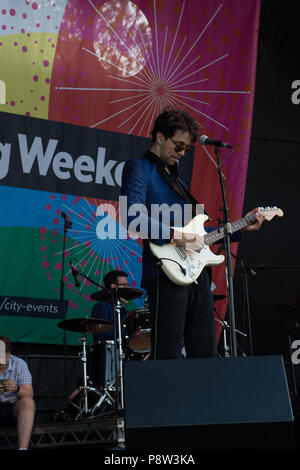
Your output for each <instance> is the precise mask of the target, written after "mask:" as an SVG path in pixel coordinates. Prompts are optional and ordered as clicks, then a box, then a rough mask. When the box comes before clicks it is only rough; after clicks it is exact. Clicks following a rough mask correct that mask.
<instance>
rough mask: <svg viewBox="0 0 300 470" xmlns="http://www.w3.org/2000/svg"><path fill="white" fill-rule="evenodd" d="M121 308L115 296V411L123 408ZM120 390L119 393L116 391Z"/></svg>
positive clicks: (119, 301) (120, 303) (118, 298)
mask: <svg viewBox="0 0 300 470" xmlns="http://www.w3.org/2000/svg"><path fill="white" fill-rule="evenodd" d="M121 308H122V302H121V300H120V297H116V299H115V303H114V304H113V309H114V316H115V322H114V325H115V327H114V336H115V345H117V348H116V349H115V358H116V360H115V373H116V397H117V401H116V406H117V411H123V410H124V377H123V362H124V359H125V355H124V351H123V346H122V324H121ZM118 392H120V393H118Z"/></svg>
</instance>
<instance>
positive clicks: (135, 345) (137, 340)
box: [128, 308, 151, 354]
mask: <svg viewBox="0 0 300 470" xmlns="http://www.w3.org/2000/svg"><path fill="white" fill-rule="evenodd" d="M131 313H132V314H133V315H134V318H135V324H136V331H135V332H134V333H133V334H132V335H131V337H130V338H129V342H128V345H129V348H130V349H131V351H133V352H136V353H140V354H144V353H151V317H150V311H149V310H148V308H139V309H137V310H134V311H133V312H131Z"/></svg>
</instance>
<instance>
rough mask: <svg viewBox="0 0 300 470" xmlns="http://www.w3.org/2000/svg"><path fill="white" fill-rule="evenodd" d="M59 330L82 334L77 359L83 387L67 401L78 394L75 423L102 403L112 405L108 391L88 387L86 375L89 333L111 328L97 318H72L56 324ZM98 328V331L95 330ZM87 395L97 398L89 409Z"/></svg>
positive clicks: (91, 414) (112, 401)
mask: <svg viewBox="0 0 300 470" xmlns="http://www.w3.org/2000/svg"><path fill="white" fill-rule="evenodd" d="M58 326H59V327H60V328H63V329H64V330H69V331H75V332H82V333H83V335H82V336H81V337H80V338H79V342H80V343H81V345H82V351H81V352H80V353H79V357H80V359H81V362H82V371H83V376H82V379H83V385H81V386H79V387H78V389H77V390H76V391H75V392H73V393H72V394H71V395H70V397H69V400H72V398H74V397H75V396H76V395H77V394H78V393H80V399H79V404H78V405H75V404H74V403H72V404H73V406H75V407H76V408H77V409H78V411H79V412H78V414H77V415H76V417H75V421H77V420H78V419H79V418H82V417H83V416H85V417H88V415H90V416H93V415H94V413H95V411H96V410H97V409H98V408H99V407H100V406H101V405H102V403H103V402H105V401H106V402H107V403H109V404H110V405H113V403H114V399H113V397H112V396H111V395H110V393H109V391H108V390H104V393H102V392H100V391H99V390H97V388H95V387H91V386H90V381H89V377H88V375H87V351H86V338H87V336H88V334H89V333H93V332H95V331H99V328H101V331H102V328H103V331H111V330H112V328H113V326H112V324H111V323H109V322H108V321H106V320H101V319H97V318H72V319H69V320H64V321H61V322H59V323H58ZM97 328H98V329H97ZM89 393H94V394H96V395H97V396H98V397H99V398H98V401H97V403H96V404H95V405H93V406H92V407H91V408H89V404H88V395H89Z"/></svg>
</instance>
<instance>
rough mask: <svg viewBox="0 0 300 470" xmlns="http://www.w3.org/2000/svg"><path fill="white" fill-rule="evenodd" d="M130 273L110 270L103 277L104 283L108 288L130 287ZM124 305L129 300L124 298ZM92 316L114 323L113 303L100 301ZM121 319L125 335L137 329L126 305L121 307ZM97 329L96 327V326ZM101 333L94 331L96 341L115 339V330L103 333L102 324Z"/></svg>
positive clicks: (95, 306)
mask: <svg viewBox="0 0 300 470" xmlns="http://www.w3.org/2000/svg"><path fill="white" fill-rule="evenodd" d="M127 277H128V274H127V273H125V272H124V271H109V272H108V273H106V275H105V276H104V278H103V283H104V286H105V288H106V289H115V288H116V287H118V288H129V284H128V280H127ZM122 301H123V305H124V304H125V305H126V304H127V301H126V300H124V299H122ZM91 316H92V318H99V319H101V320H106V321H109V322H111V323H112V324H113V323H114V312H113V305H112V304H111V303H109V302H98V303H97V304H95V305H94V307H93V309H92V313H91ZM121 321H122V325H123V334H124V336H128V337H129V336H131V335H132V333H134V331H135V327H134V317H133V315H132V314H131V313H130V312H129V311H128V310H127V309H126V307H125V306H123V307H122V309H121ZM94 329H95V328H94ZM96 329H97V327H96ZM98 329H99V333H94V343H98V342H99V341H106V340H113V339H114V330H113V329H112V331H110V332H106V333H103V331H101V324H100V325H99V327H98Z"/></svg>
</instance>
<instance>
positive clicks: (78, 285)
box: [69, 261, 81, 287]
mask: <svg viewBox="0 0 300 470" xmlns="http://www.w3.org/2000/svg"><path fill="white" fill-rule="evenodd" d="M69 265H70V268H71V271H72V274H73V277H74V281H75V286H76V287H80V286H81V283H80V281H79V280H78V279H77V275H78V271H77V269H76V268H74V266H73V264H72V263H71V261H69Z"/></svg>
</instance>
